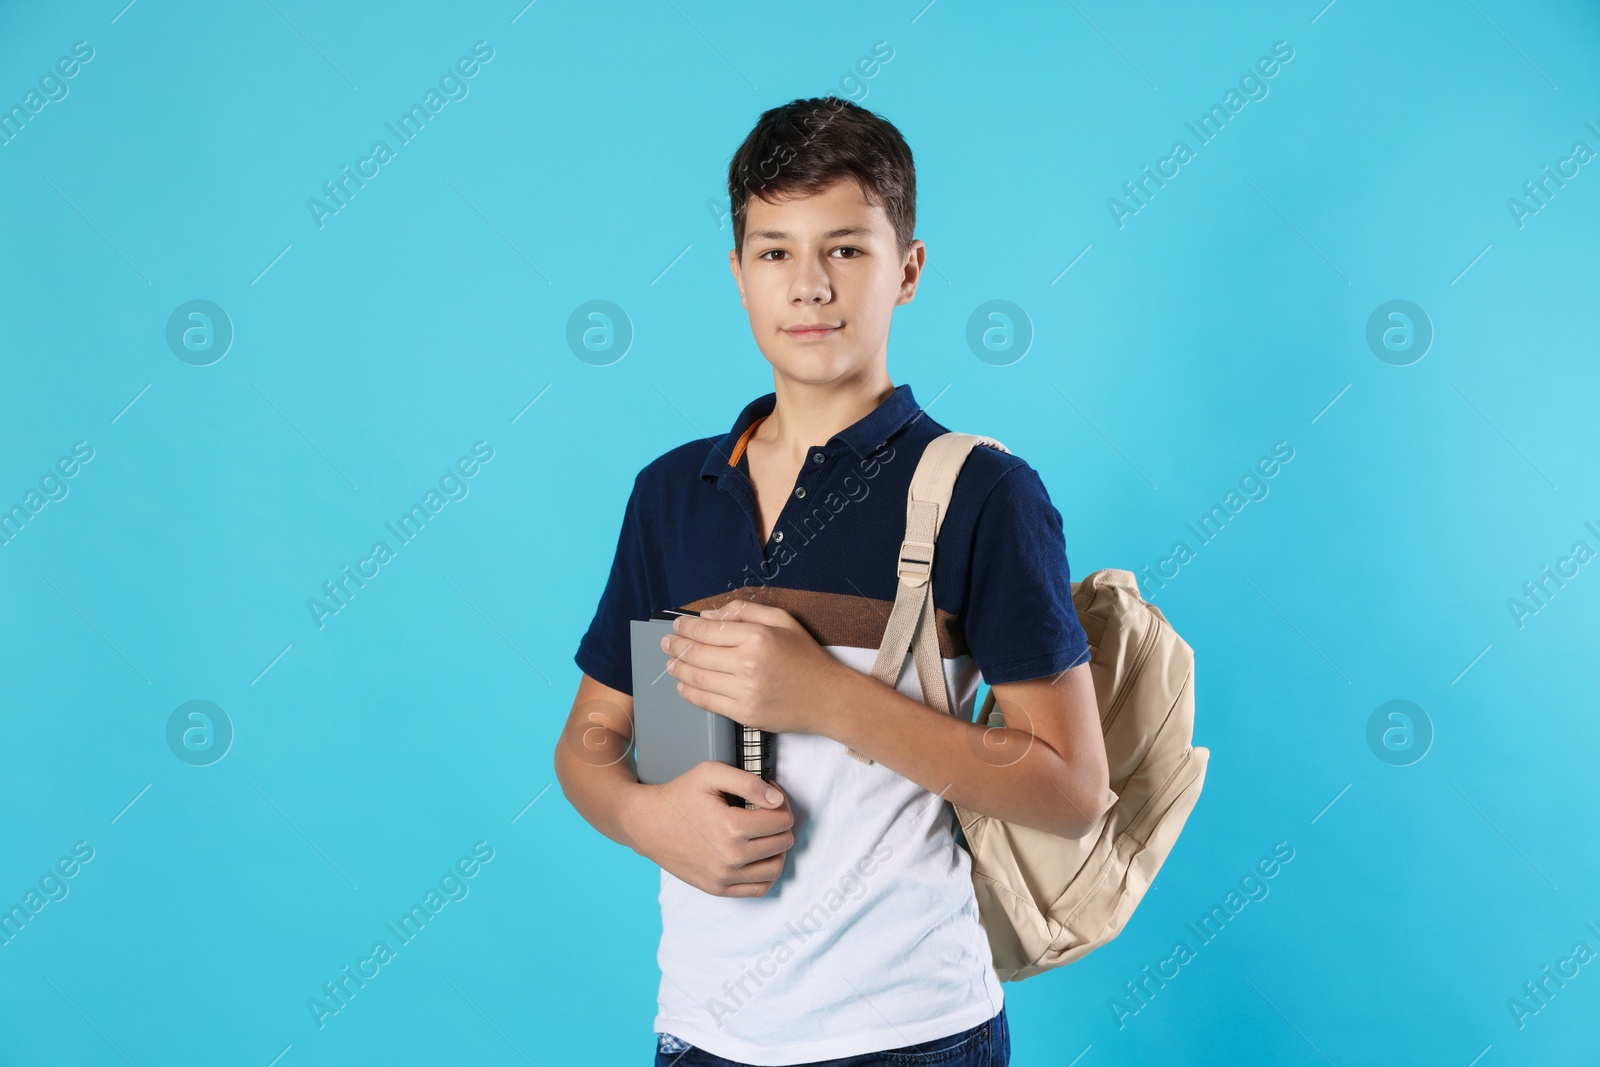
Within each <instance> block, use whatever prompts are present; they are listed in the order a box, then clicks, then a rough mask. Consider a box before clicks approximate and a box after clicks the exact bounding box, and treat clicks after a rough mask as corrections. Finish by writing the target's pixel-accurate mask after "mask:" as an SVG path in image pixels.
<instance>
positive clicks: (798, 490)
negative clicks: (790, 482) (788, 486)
mask: <svg viewBox="0 0 1600 1067" xmlns="http://www.w3.org/2000/svg"><path fill="white" fill-rule="evenodd" d="M794 495H795V496H797V497H799V498H800V499H802V500H804V499H805V496H806V487H805V486H803V485H797V486H795V487H794Z"/></svg>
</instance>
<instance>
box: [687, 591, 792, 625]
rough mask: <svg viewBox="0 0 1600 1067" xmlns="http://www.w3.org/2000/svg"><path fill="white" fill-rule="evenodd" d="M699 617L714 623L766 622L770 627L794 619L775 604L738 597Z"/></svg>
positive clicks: (702, 613) (703, 612)
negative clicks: (730, 621)
mask: <svg viewBox="0 0 1600 1067" xmlns="http://www.w3.org/2000/svg"><path fill="white" fill-rule="evenodd" d="M699 617H700V618H702V619H706V618H709V619H711V620H712V621H714V622H717V621H726V620H732V621H735V622H764V623H766V624H767V625H769V626H770V625H773V624H775V623H778V622H781V621H782V620H784V619H792V618H794V616H793V615H790V614H789V613H788V612H787V611H785V610H784V609H783V608H780V607H778V606H777V605H775V604H762V603H760V602H759V601H755V600H743V599H739V598H737V597H736V598H734V599H733V600H730V601H728V602H727V603H726V604H724V605H722V606H721V607H720V608H712V609H711V610H710V611H702V612H701V613H700V616H699Z"/></svg>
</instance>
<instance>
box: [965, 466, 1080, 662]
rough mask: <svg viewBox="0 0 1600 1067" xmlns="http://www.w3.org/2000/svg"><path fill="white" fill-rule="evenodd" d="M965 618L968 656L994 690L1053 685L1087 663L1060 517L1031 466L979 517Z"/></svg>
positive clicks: (1008, 477) (1004, 481)
mask: <svg viewBox="0 0 1600 1067" xmlns="http://www.w3.org/2000/svg"><path fill="white" fill-rule="evenodd" d="M962 614H963V617H964V618H963V630H964V631H965V633H966V638H967V648H968V651H969V652H970V653H971V654H972V658H973V660H974V662H976V663H977V665H978V670H979V672H980V673H981V674H982V675H983V680H984V681H985V682H987V683H988V684H990V685H995V684H997V683H1005V682H1020V681H1025V680H1027V679H1029V678H1043V677H1048V676H1051V675H1055V674H1059V673H1060V672H1062V671H1064V670H1066V669H1068V668H1069V667H1075V666H1077V665H1078V664H1080V663H1084V662H1087V661H1088V659H1089V640H1088V637H1087V636H1086V635H1085V634H1084V632H1083V626H1082V624H1081V623H1079V622H1078V612H1077V609H1076V608H1074V607H1073V605H1072V579H1071V574H1070V571H1069V570H1068V567H1067V547H1066V538H1065V536H1064V534H1063V530H1062V523H1061V513H1060V512H1059V511H1057V510H1056V509H1055V506H1054V505H1053V504H1051V503H1050V495H1049V493H1048V492H1046V490H1045V487H1044V482H1043V481H1041V480H1040V478H1039V473H1038V472H1037V471H1035V470H1034V469H1033V468H1032V467H1030V466H1028V465H1027V464H1026V463H1023V464H1019V465H1017V466H1015V467H1012V468H1011V469H1010V470H1008V471H1007V472H1006V473H1005V474H1003V475H1001V477H1000V480H999V482H997V483H996V484H995V486H994V488H993V489H991V490H990V492H989V495H988V497H987V498H986V499H985V500H984V502H983V505H982V506H981V507H980V508H979V510H978V517H977V521H976V526H975V529H974V532H973V543H972V566H971V568H970V569H969V571H968V587H967V601H966V606H965V609H964V611H963V613H962Z"/></svg>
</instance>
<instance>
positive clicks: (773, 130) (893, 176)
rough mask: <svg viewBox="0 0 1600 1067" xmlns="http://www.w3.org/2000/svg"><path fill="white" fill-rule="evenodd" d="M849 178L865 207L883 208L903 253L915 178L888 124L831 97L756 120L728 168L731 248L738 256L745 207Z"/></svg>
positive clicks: (913, 210) (913, 209)
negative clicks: (752, 200)
mask: <svg viewBox="0 0 1600 1067" xmlns="http://www.w3.org/2000/svg"><path fill="white" fill-rule="evenodd" d="M840 178H854V179H855V180H856V182H857V183H858V184H859V185H860V186H861V190H862V192H863V193H864V194H865V196H866V198H867V202H868V203H871V204H876V205H878V206H880V207H882V208H883V210H884V213H885V214H886V215H888V216H889V222H890V224H891V225H892V226H893V227H894V234H895V240H896V243H897V244H898V245H899V251H900V253H901V254H902V255H904V254H905V251H906V249H907V248H909V247H911V235H912V231H913V230H914V229H915V228H916V221H917V172H916V168H915V166H914V165H913V164H912V161H911V149H910V147H909V146H908V145H907V144H906V142H905V139H904V138H903V137H901V136H900V131H899V130H897V129H895V128H894V124H893V123H891V122H889V120H887V119H884V118H881V117H879V116H878V115H875V114H873V113H872V112H870V111H868V110H867V109H866V108H864V107H861V106H860V105H858V104H854V103H851V102H850V101H849V100H843V99H840V98H839V97H836V96H819V97H812V98H811V99H809V100H791V101H790V102H789V103H787V104H784V105H782V106H781V107H775V108H773V109H771V110H770V111H766V112H763V113H762V115H761V118H760V119H758V120H757V121H756V124H755V128H754V129H752V130H751V131H750V133H749V135H748V136H746V137H745V139H744V143H743V144H741V145H740V146H739V150H738V151H737V152H735V153H734V154H733V160H732V161H731V162H730V163H729V164H728V205H729V208H730V210H731V212H732V214H733V247H734V248H735V249H736V250H737V251H738V253H739V255H740V256H743V255H744V220H745V205H746V204H747V202H748V201H749V199H750V197H752V196H759V197H761V199H763V200H765V201H767V202H768V203H769V204H770V203H774V202H776V201H777V200H781V199H783V198H784V197H787V196H793V195H802V196H804V195H810V194H811V193H815V192H818V191H820V190H822V189H823V188H825V187H827V186H828V185H831V184H832V183H833V182H835V181H837V180H838V179H840Z"/></svg>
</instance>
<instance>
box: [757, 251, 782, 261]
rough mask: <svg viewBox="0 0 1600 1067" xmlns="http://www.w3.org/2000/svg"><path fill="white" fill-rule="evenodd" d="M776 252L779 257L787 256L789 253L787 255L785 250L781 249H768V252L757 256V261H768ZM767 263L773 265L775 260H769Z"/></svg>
mask: <svg viewBox="0 0 1600 1067" xmlns="http://www.w3.org/2000/svg"><path fill="white" fill-rule="evenodd" d="M774 252H776V253H777V254H778V255H780V256H781V255H786V254H787V253H785V252H784V250H783V249H781V248H769V249H767V250H766V251H765V252H762V253H761V254H760V255H758V256H756V258H757V259H767V257H768V256H770V255H772V254H773V253H774ZM767 262H768V263H772V262H774V261H773V260H770V259H767Z"/></svg>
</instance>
